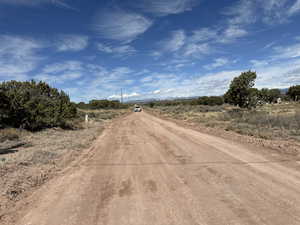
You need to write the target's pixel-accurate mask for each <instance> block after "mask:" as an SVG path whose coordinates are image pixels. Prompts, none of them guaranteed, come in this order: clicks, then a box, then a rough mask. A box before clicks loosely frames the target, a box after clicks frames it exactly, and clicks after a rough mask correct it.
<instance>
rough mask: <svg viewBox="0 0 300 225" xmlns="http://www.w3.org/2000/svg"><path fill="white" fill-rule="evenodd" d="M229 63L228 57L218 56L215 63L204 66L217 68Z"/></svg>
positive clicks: (209, 68) (208, 68)
mask: <svg viewBox="0 0 300 225" xmlns="http://www.w3.org/2000/svg"><path fill="white" fill-rule="evenodd" d="M228 63H229V60H228V59H227V58H217V59H215V60H214V62H213V63H211V64H208V65H205V66H204V68H205V69H207V70H212V69H216V68H218V67H222V66H225V65H227V64H228Z"/></svg>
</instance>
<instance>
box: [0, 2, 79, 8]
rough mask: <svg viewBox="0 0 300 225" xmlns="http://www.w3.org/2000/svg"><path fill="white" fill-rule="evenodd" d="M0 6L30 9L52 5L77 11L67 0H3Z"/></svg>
mask: <svg viewBox="0 0 300 225" xmlns="http://www.w3.org/2000/svg"><path fill="white" fill-rule="evenodd" d="M0 4H7V5H15V6H30V7H33V6H40V5H44V4H52V5H55V6H58V7H63V8H66V9H72V10H75V8H73V7H72V6H71V5H69V4H68V3H67V2H66V1H65V0H1V1H0Z"/></svg>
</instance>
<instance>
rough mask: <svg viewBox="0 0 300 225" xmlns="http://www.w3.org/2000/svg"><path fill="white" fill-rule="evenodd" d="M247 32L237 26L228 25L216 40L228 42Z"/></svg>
mask: <svg viewBox="0 0 300 225" xmlns="http://www.w3.org/2000/svg"><path fill="white" fill-rule="evenodd" d="M247 34H248V32H247V31H246V30H244V29H242V28H240V27H238V26H229V27H228V28H227V29H226V30H225V31H224V32H223V34H222V35H221V37H220V39H219V40H218V42H222V43H229V42H233V41H234V40H236V39H237V38H240V37H243V36H246V35H247Z"/></svg>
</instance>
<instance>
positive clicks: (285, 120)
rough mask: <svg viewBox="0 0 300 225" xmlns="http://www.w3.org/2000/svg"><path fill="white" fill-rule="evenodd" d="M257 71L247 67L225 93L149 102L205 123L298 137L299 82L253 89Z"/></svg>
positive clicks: (164, 111) (267, 135)
mask: <svg viewBox="0 0 300 225" xmlns="http://www.w3.org/2000/svg"><path fill="white" fill-rule="evenodd" d="M255 79H256V73H255V72H252V71H247V72H244V73H242V74H241V75H240V76H238V77H236V78H234V79H233V81H232V82H231V85H230V87H229V89H228V91H227V92H226V93H225V94H224V96H210V97H208V96H204V97H199V98H197V99H186V100H180V99H179V100H174V101H157V102H150V103H148V104H147V107H148V108H150V109H151V110H152V111H155V112H157V113H160V114H164V115H167V116H171V117H173V118H176V119H181V120H185V121H188V122H193V123H199V124H202V125H204V126H206V127H215V128H222V129H224V130H227V131H234V132H236V133H239V134H243V135H248V136H254V137H259V138H264V139H294V140H298V141H300V101H299V100H300V99H299V98H300V85H297V86H292V87H290V88H289V89H288V90H287V91H282V90H279V89H267V88H263V89H260V90H258V89H256V88H253V87H254V84H255Z"/></svg>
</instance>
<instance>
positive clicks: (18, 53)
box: [0, 35, 45, 80]
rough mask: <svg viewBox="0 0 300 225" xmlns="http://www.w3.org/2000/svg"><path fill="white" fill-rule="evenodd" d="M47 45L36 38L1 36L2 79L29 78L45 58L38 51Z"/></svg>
mask: <svg viewBox="0 0 300 225" xmlns="http://www.w3.org/2000/svg"><path fill="white" fill-rule="evenodd" d="M44 47H45V46H44V45H43V44H42V43H41V42H39V41H36V40H34V39H30V38H25V37H19V36H9V35H1V36H0V79H1V80H11V79H18V80H19V79H20V80H24V79H26V78H27V73H28V72H30V71H32V70H34V69H35V68H36V67H37V65H38V63H39V62H40V61H41V60H42V59H43V58H42V57H40V56H39V55H38V51H39V50H40V49H42V48H44Z"/></svg>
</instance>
